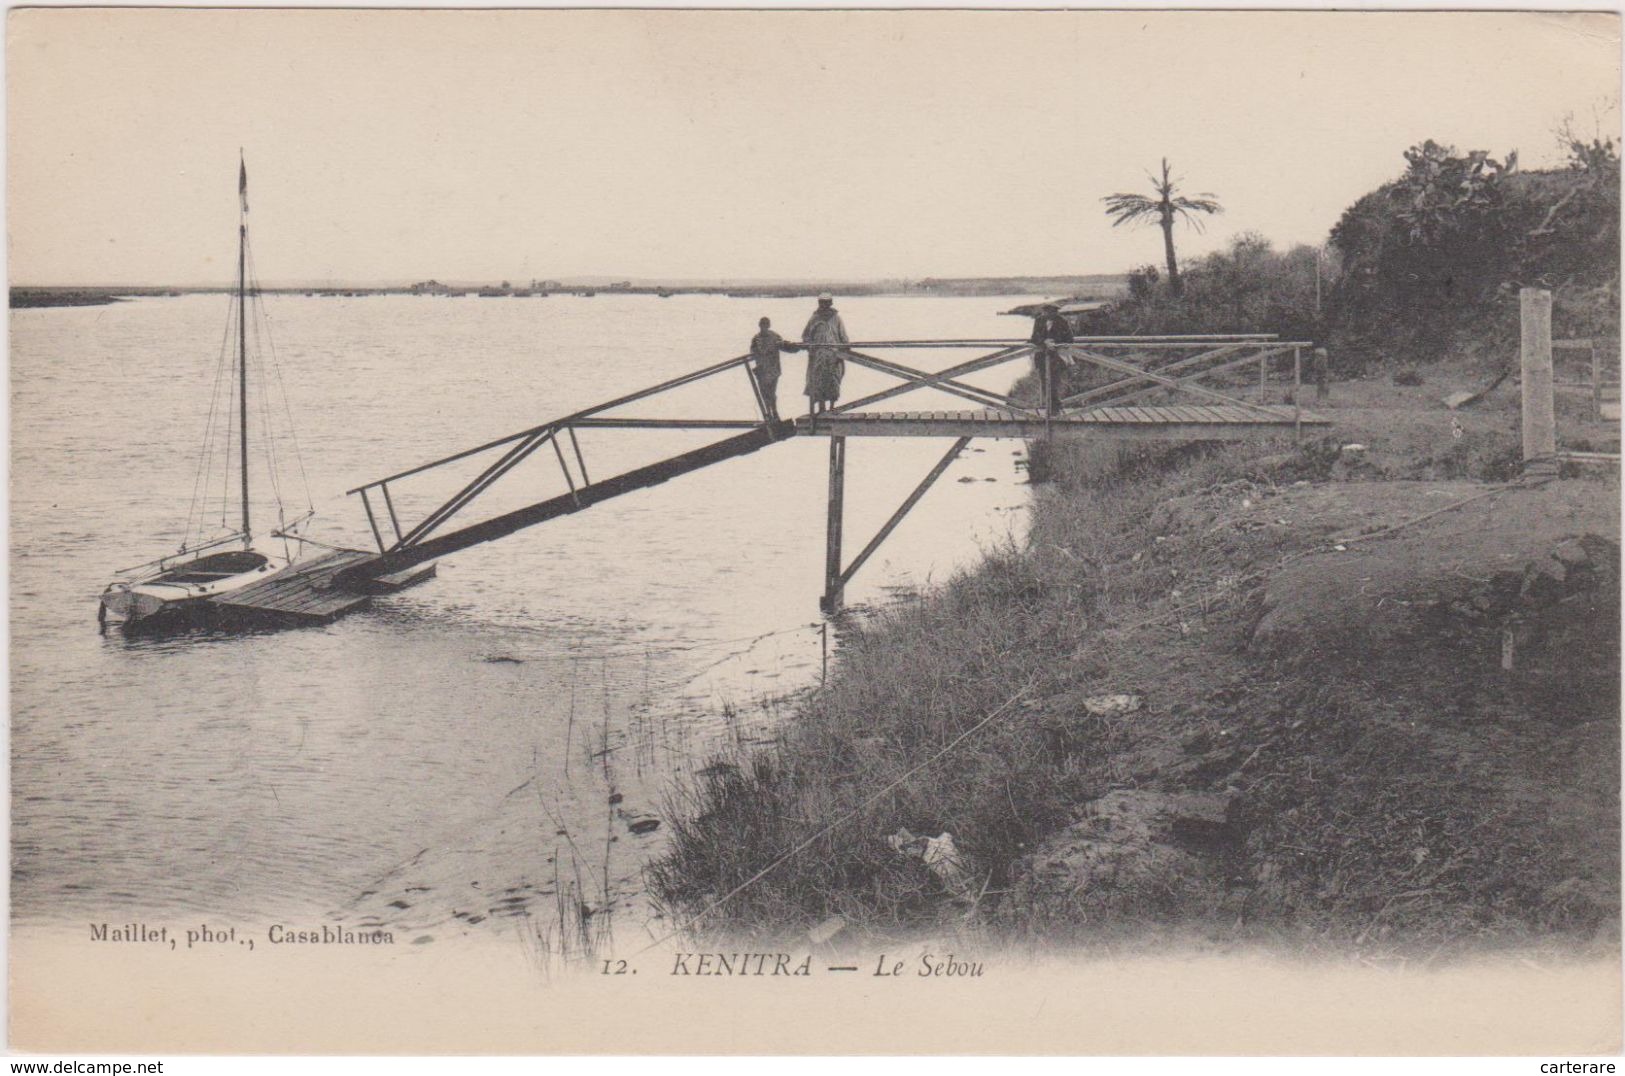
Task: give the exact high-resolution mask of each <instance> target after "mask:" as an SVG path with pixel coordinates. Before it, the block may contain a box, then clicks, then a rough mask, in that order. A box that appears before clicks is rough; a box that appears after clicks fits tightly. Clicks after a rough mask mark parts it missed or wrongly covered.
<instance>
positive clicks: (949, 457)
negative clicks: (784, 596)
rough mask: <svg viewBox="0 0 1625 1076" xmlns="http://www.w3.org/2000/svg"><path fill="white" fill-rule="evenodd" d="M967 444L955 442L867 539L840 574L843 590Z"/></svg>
mask: <svg viewBox="0 0 1625 1076" xmlns="http://www.w3.org/2000/svg"><path fill="white" fill-rule="evenodd" d="M968 444H970V438H969V437H961V438H959V439H958V440H957V441H955V442H954V443H953V447H952V448H950V449H948V451H947V452H945V453H943V455H942V458H941V459H940V460H938V461H937V463H936V466H934V467H932V468H931V470H930V471H929V472H928V473H927V474H926V476H925V477H924V478H922V479H921V480H920V484H919V485H917V486H915V487H914V492H912V493H910V494H909V495H908V496H907V497H906V498H904V499H903V503H902V504H901V505H899V506H898V508H897V511H895V512H893V513H892V514H891V518H890V519H888V520H886V523H885V525H884V526H882V527H881V528H880V530H878V531H876V532H875V536H874V537H873V538H871V539H869V544H868V545H866V546H864V547H863V552H861V553H859V554H858V555H857V556H856V557H853V558H852V563H851V564H849V565H847V568H846V571H844V572H842V573H841V586H842V588H843V589H844V588H845V586H846V584H848V583H850V582H851V581H852V577H853V576H854V575H856V574H858V569H859V568H861V567H863V563H864V561H866V560H868V559H869V557H870V556H872V555H873V554H874V551H875V550H877V549H879V548H880V543H882V542H884V541H885V540H886V539H887V538H888V537H889V536H890V535H891V532H892V531H894V530H896V529H897V525H898V524H899V523H901V522H903V517H904V516H906V515H908V513H909V510H910V509H912V508H913V507H914V506H915V505H916V504H919V503H920V498H921V497H924V496H925V494H926V491H927V490H929V489H930V488H931V487H932V486H933V485H935V484H936V481H937V479H939V478H941V477H942V472H944V471H946V470H947V469H948V465H949V464H951V463H953V461H954V460H956V459H958V458H959V454H960V453H961V452H963V451H965V446H966V445H968Z"/></svg>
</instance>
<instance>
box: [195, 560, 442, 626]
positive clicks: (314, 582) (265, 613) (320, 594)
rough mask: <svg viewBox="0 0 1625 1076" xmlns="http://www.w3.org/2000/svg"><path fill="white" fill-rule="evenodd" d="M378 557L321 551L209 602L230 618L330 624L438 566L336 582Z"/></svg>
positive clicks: (245, 621)
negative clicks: (342, 574) (340, 576)
mask: <svg viewBox="0 0 1625 1076" xmlns="http://www.w3.org/2000/svg"><path fill="white" fill-rule="evenodd" d="M376 559H377V556H376V554H373V553H368V552H366V551H365V550H360V549H339V550H333V551H330V552H325V553H320V554H317V555H316V556H314V557H311V558H310V559H308V560H303V561H299V562H298V563H296V564H294V565H293V566H292V567H289V568H285V569H283V570H282V571H280V572H276V573H273V574H272V575H269V576H267V577H266V578H265V579H263V580H261V581H260V582H257V583H251V584H249V585H248V586H246V587H243V588H241V589H240V590H234V591H232V592H230V593H228V594H222V595H220V596H219V597H217V598H213V599H211V600H210V603H209V604H210V605H212V606H213V607H214V608H215V610H216V612H217V615H218V616H219V618H220V619H222V620H224V621H226V622H227V623H235V624H245V625H272V626H276V625H306V624H326V623H329V622H330V621H333V620H337V619H338V618H339V617H341V616H343V615H344V614H345V613H349V612H354V611H355V610H356V609H359V608H361V607H362V606H363V605H366V604H367V603H368V602H370V601H371V600H372V598H373V596H374V595H376V594H392V593H394V592H396V591H399V590H404V589H406V588H407V587H409V586H413V585H414V584H417V583H422V582H425V581H427V580H429V579H431V578H433V577H434V573H435V566H434V565H433V564H428V565H419V566H417V567H416V568H412V569H407V570H405V571H403V572H397V573H394V574H390V575H380V576H368V577H366V578H364V579H361V580H359V581H356V582H352V583H348V584H344V585H340V584H337V583H336V582H335V580H336V579H337V578H338V576H339V574H340V573H341V572H343V571H344V570H345V569H347V568H353V567H355V566H357V565H359V564H364V563H367V562H370V561H373V560H376Z"/></svg>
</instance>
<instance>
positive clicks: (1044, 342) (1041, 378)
mask: <svg viewBox="0 0 1625 1076" xmlns="http://www.w3.org/2000/svg"><path fill="white" fill-rule="evenodd" d="M1071 342H1072V326H1071V324H1069V323H1068V322H1067V320H1066V318H1064V317H1062V316H1061V308H1060V307H1059V306H1057V305H1055V304H1054V303H1045V304H1044V306H1043V308H1042V310H1041V312H1040V313H1039V315H1038V317H1037V318H1035V319H1034V320H1033V335H1032V338H1031V343H1032V344H1033V368H1034V369H1035V370H1037V371H1038V388H1039V392H1040V394H1041V395H1042V397H1043V400H1044V411H1045V413H1046V414H1050V415H1056V414H1059V413H1060V411H1061V355H1060V353H1059V352H1057V351H1056V350H1055V347H1054V345H1055V344H1070V343H1071Z"/></svg>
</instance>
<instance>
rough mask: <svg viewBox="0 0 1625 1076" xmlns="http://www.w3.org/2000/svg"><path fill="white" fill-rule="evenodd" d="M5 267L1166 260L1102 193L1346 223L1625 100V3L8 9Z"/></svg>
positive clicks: (584, 270)
mask: <svg viewBox="0 0 1625 1076" xmlns="http://www.w3.org/2000/svg"><path fill="white" fill-rule="evenodd" d="M8 31H9V32H8V35H7V41H8V47H7V56H6V59H7V67H6V71H7V86H8V95H7V96H8V106H7V107H8V115H7V150H8V153H7V160H8V168H7V182H8V199H7V202H8V204H7V212H8V236H9V243H8V248H7V249H8V264H9V275H10V278H11V282H12V283H13V284H95V283H118V284H221V283H226V282H228V281H229V279H230V278H231V277H233V276H234V273H235V260H234V259H235V255H234V250H235V243H236V223H237V212H238V204H237V166H238V152H239V148H240V149H241V150H242V152H243V153H244V154H245V155H246V158H247V164H248V174H249V187H250V192H249V201H250V206H251V215H250V223H251V226H252V228H253V234H254V249H255V252H256V258H257V264H258V268H259V275H260V278H261V280H262V281H263V282H264V283H266V284H272V283H277V282H284V283H323V282H354V283H389V282H406V281H412V280H421V279H425V278H429V277H434V278H437V279H440V280H449V281H485V280H490V281H496V280H499V279H502V278H509V279H514V280H529V279H531V278H544V279H545V278H558V279H568V278H571V277H583V276H604V275H610V276H615V277H630V278H633V279H639V280H646V281H658V280H662V279H671V280H678V279H732V280H749V279H795V280H808V279H841V280H858V279H889V278H899V277H901V278H919V277H924V276H1004V275H1022V274H1064V273H1096V272H1119V271H1123V270H1126V269H1128V268H1130V267H1132V266H1135V265H1139V264H1142V263H1146V262H1155V261H1160V259H1161V254H1162V245H1161V238H1160V235H1159V234H1158V232H1157V231H1156V229H1155V228H1154V227H1152V228H1147V229H1129V228H1121V229H1113V228H1112V227H1111V224H1110V221H1109V220H1108V219H1107V218H1106V216H1105V215H1104V213H1103V212H1102V206H1101V202H1100V199H1101V197H1102V196H1103V195H1106V194H1110V193H1112V192H1114V191H1119V190H1145V189H1146V188H1147V186H1148V183H1147V180H1146V172H1147V171H1148V170H1149V169H1153V168H1155V167H1156V165H1157V162H1158V161H1159V160H1160V159H1161V158H1162V157H1163V156H1167V157H1168V158H1169V159H1170V160H1171V161H1172V162H1173V165H1174V170H1175V173H1176V175H1179V176H1182V177H1184V186H1185V188H1186V189H1187V190H1188V191H1190V192H1193V193H1196V192H1212V193H1213V194H1215V195H1216V196H1217V197H1218V199H1219V200H1220V202H1221V203H1222V204H1223V205H1224V206H1225V209H1226V212H1225V213H1224V214H1223V215H1222V216H1219V217H1217V218H1214V219H1212V220H1211V221H1210V222H1209V224H1208V227H1207V230H1206V233H1205V234H1198V233H1196V232H1191V231H1181V232H1179V233H1178V234H1177V235H1176V240H1177V242H1178V244H1179V248H1180V251H1181V253H1182V255H1184V256H1191V255H1198V254H1201V253H1204V252H1206V251H1209V250H1213V249H1217V248H1218V247H1221V246H1223V245H1224V244H1225V243H1226V242H1227V241H1228V240H1229V239H1230V238H1231V237H1233V236H1235V235H1236V234H1238V233H1241V232H1244V231H1256V232H1260V233H1262V234H1264V235H1265V236H1267V237H1269V238H1270V239H1272V240H1273V241H1274V242H1276V244H1277V245H1280V246H1286V245H1291V244H1294V243H1299V242H1306V243H1320V242H1323V241H1324V240H1325V237H1326V235H1327V232H1328V231H1329V229H1330V228H1331V226H1332V225H1333V224H1334V223H1336V221H1337V218H1338V216H1339V215H1340V214H1341V212H1342V211H1343V210H1344V209H1345V208H1346V207H1347V206H1348V205H1349V204H1351V203H1352V202H1353V201H1354V200H1355V199H1356V198H1358V197H1359V196H1360V195H1362V194H1364V193H1365V192H1367V191H1369V190H1372V189H1373V188H1375V187H1376V186H1378V185H1380V184H1381V183H1383V182H1386V181H1387V180H1390V179H1392V178H1394V177H1395V176H1397V175H1398V174H1399V173H1400V171H1402V169H1403V166H1404V162H1403V159H1402V156H1401V154H1402V153H1403V151H1404V150H1405V148H1406V147H1407V146H1409V145H1411V144H1413V143H1416V142H1419V141H1421V140H1423V139H1426V138H1432V139H1435V140H1437V141H1440V142H1445V143H1450V144H1454V145H1456V146H1458V147H1460V148H1462V149H1487V150H1490V151H1491V152H1492V154H1493V155H1495V156H1497V157H1499V156H1500V155H1501V154H1503V153H1505V152H1506V151H1508V150H1512V149H1516V150H1518V151H1519V155H1520V159H1521V163H1522V165H1523V167H1525V168H1530V167H1539V166H1542V165H1549V164H1556V163H1559V161H1560V156H1559V154H1558V151H1557V145H1556V139H1555V137H1554V135H1553V130H1554V128H1555V127H1556V126H1557V125H1558V124H1559V123H1560V122H1561V120H1562V118H1563V117H1564V115H1565V114H1569V113H1572V114H1573V115H1574V116H1575V119H1576V123H1577V126H1578V127H1580V128H1581V129H1583V130H1586V131H1588V132H1590V131H1592V130H1598V131H1600V132H1601V133H1602V134H1604V135H1613V136H1617V134H1618V125H1619V113H1618V107H1617V102H1618V92H1619V84H1620V73H1619V60H1620V40H1619V26H1618V21H1617V19H1616V18H1615V17H1614V16H1612V15H1561V14H1556V13H1549V12H1547V13H1510V12H1497V13H1444V12H1440V13H1374V12H1344V13H1330V12H1322V13H1285V12H1211V11H1210V12H1146V11H1127V12H1014V11H995V12H985V11H984V12H972V11H955V12H942V11H936V12H918V11H914V12H905V11H870V12H854V11H846V12H830V11H824V12H805V11H799V12H791V11H781V12H749V11H705V12H681V11H596V12H584V11H539V12H538V11H511V10H510V11H474V10H458V11H434V12H430V11H379V10H372V11H367V10H352V11H331V10H329V11H322V10H300V11H272V10H263V9H262V10H231V11H228V10H207V9H172V10H145V11H141V10H129V9H124V10H118V9H102V10H92V9H54V10H53V9H27V10H13V11H11V12H10V14H9V22H8Z"/></svg>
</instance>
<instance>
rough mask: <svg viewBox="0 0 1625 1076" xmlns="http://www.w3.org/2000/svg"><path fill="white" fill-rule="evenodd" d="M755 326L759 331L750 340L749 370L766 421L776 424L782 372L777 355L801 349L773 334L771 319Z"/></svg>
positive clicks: (765, 319)
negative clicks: (760, 395) (753, 379)
mask: <svg viewBox="0 0 1625 1076" xmlns="http://www.w3.org/2000/svg"><path fill="white" fill-rule="evenodd" d="M756 324H757V327H758V329H759V330H760V331H758V332H757V334H756V335H755V336H753V337H751V339H750V357H751V369H752V371H753V372H754V373H755V374H756V384H757V385H758V386H759V387H760V388H761V390H762V409H763V410H764V411H765V412H766V413H767V414H766V417H767V420H768V421H769V422H777V421H778V420H779V375H780V373H782V372H783V367H782V366H781V364H780V362H779V355H780V353H781V352H785V351H800V350H801V348H800V346H799V345H797V344H792V343H790V342H789V341H788V340H786V339H785V338H784V337H782V336H780V335H779V334H778V333H776V332H774V331H773V322H772V320H771V319H769V318H762V319H761V320H760V321H758V322H757V323H756Z"/></svg>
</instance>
